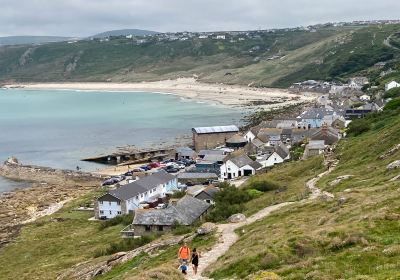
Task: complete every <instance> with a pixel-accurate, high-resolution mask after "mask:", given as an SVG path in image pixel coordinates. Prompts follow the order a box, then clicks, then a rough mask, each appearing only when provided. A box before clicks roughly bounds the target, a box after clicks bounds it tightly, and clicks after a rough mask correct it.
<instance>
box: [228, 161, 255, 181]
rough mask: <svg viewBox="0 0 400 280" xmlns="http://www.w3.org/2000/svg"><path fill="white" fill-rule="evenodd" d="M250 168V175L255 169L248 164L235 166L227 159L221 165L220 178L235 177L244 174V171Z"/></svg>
mask: <svg viewBox="0 0 400 280" xmlns="http://www.w3.org/2000/svg"><path fill="white" fill-rule="evenodd" d="M248 170H251V175H254V174H255V173H256V171H255V169H254V168H253V167H251V166H250V165H245V166H243V167H241V168H239V167H237V166H236V165H235V164H234V163H233V162H232V161H230V160H228V161H227V162H225V163H224V164H223V165H222V166H221V167H220V171H221V179H235V178H239V177H242V176H244V174H245V171H246V172H248Z"/></svg>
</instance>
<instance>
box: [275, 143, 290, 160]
mask: <svg viewBox="0 0 400 280" xmlns="http://www.w3.org/2000/svg"><path fill="white" fill-rule="evenodd" d="M275 152H276V153H277V154H278V155H279V156H280V157H281V158H282V159H285V158H286V157H287V156H288V155H289V149H288V148H287V147H286V146H285V145H283V143H278V145H277V146H276V147H275Z"/></svg>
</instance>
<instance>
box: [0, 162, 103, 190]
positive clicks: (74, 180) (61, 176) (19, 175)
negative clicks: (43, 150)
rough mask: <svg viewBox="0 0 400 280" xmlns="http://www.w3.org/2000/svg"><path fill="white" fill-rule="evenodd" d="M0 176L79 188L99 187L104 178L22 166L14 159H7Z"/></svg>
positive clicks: (74, 172)
mask: <svg viewBox="0 0 400 280" xmlns="http://www.w3.org/2000/svg"><path fill="white" fill-rule="evenodd" d="M0 176H3V177H6V178H9V179H14V180H22V181H31V182H40V183H42V182H44V183H48V184H57V185H65V184H68V185H71V184H75V185H80V186H93V185H99V184H100V183H101V182H102V181H103V180H104V176H101V175H95V174H91V173H86V172H78V171H72V170H61V169H53V168H49V167H42V166H34V165H22V164H19V163H18V161H17V160H16V159H9V160H7V161H6V162H5V163H4V164H3V165H2V166H0Z"/></svg>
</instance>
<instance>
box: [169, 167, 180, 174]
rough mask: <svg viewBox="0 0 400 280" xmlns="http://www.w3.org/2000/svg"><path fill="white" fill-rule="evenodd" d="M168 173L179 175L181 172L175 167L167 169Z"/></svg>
mask: <svg viewBox="0 0 400 280" xmlns="http://www.w3.org/2000/svg"><path fill="white" fill-rule="evenodd" d="M166 171H167V172H168V173H177V172H178V171H179V169H178V168H175V167H171V168H167V170H166Z"/></svg>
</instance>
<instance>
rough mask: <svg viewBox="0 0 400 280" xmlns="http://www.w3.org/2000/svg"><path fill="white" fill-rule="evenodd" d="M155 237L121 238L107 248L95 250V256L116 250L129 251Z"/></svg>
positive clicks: (110, 253)
mask: <svg viewBox="0 0 400 280" xmlns="http://www.w3.org/2000/svg"><path fill="white" fill-rule="evenodd" d="M154 239H155V237H154V236H142V237H140V238H127V239H121V240H120V241H119V242H113V243H111V244H110V245H109V246H108V247H107V248H105V249H100V250H97V251H95V258H97V257H100V256H108V255H112V254H115V253H118V252H126V251H131V250H134V249H136V248H139V247H142V246H144V245H146V244H148V243H150V242H151V241H153V240H154Z"/></svg>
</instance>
